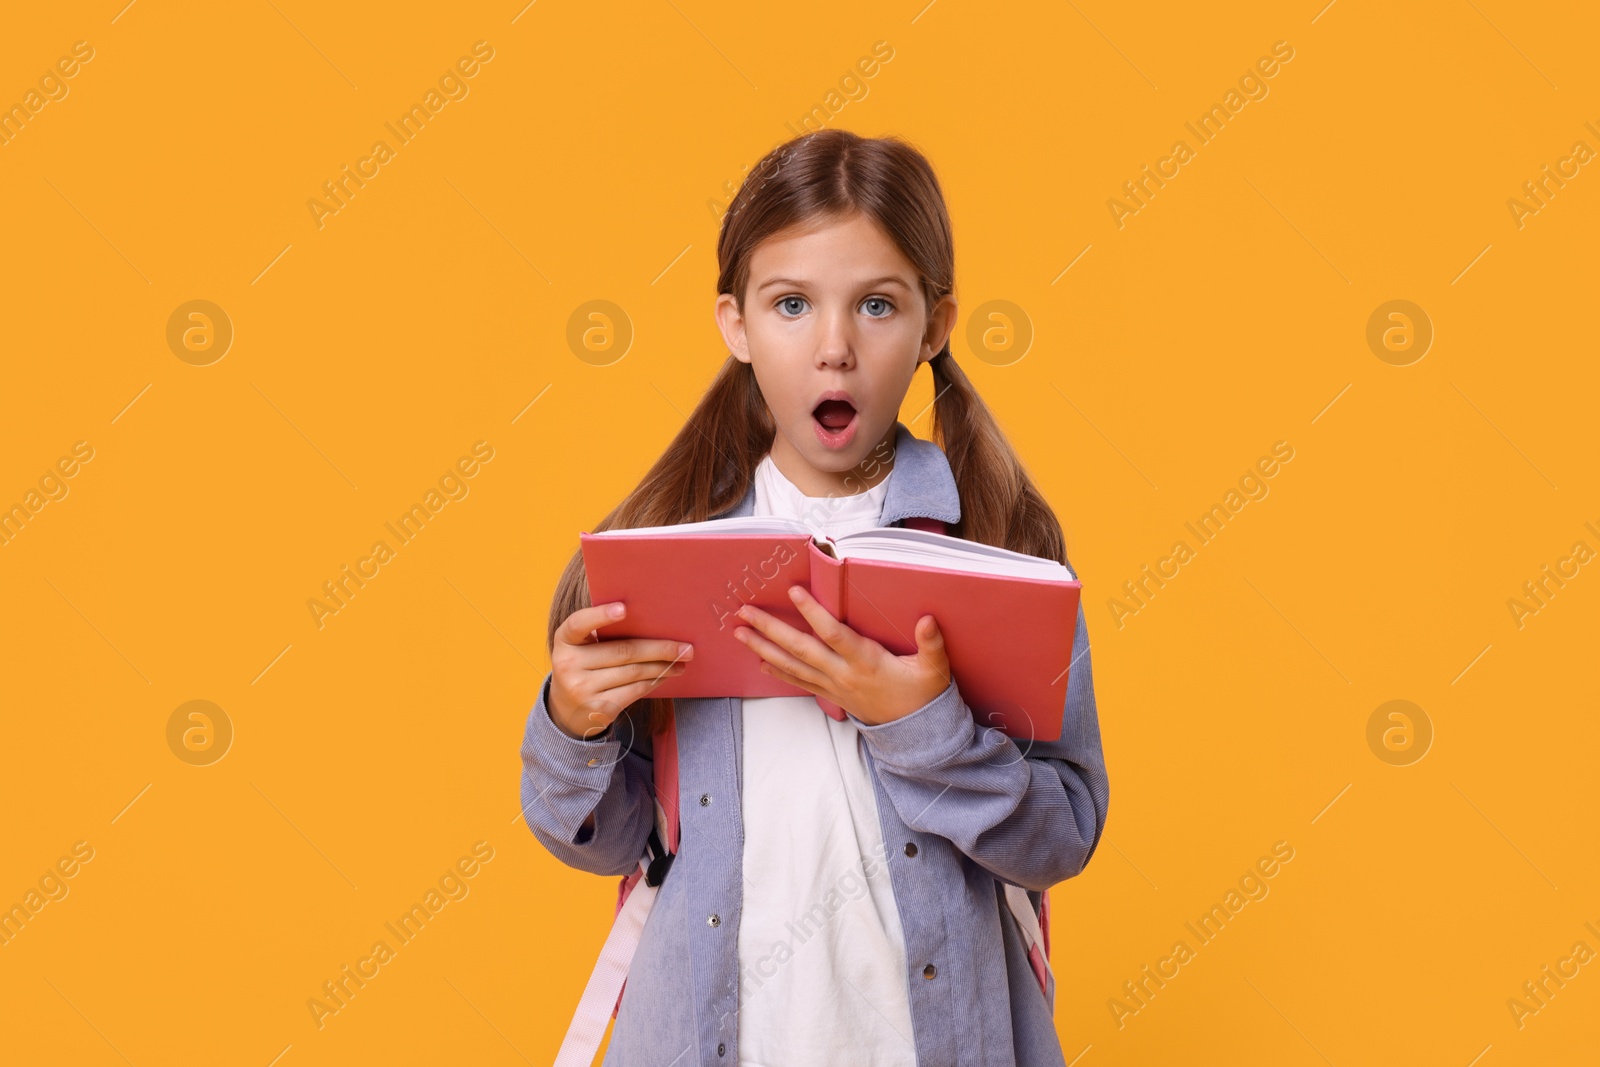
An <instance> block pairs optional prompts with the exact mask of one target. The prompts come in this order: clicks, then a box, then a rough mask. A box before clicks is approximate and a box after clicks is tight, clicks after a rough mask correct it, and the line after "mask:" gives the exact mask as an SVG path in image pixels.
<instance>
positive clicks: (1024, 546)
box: [928, 343, 1067, 563]
mask: <svg viewBox="0 0 1600 1067" xmlns="http://www.w3.org/2000/svg"><path fill="white" fill-rule="evenodd" d="M928 367H929V369H930V370H931V371H932V372H933V395H934V402H933V440H934V441H935V443H937V444H938V445H939V447H940V448H942V449H944V454H945V458H946V459H947V460H949V462H950V473H951V474H953V475H954V476H955V480H956V489H957V490H958V491H959V492H960V494H961V521H960V522H959V523H958V524H956V526H955V527H953V528H952V529H951V530H950V533H951V534H952V535H953V536H956V537H964V538H966V539H967V540H968V541H978V542H981V543H983V544H986V545H995V546H997V547H999V548H1007V549H1010V550H1011V551H1013V552H1026V553H1027V554H1028V555H1030V556H1039V557H1041V558H1043V559H1053V560H1055V561H1056V562H1057V563H1065V562H1066V559H1067V549H1066V540H1065V538H1064V537H1063V535H1062V532H1061V523H1060V522H1059V521H1058V520H1057V519H1056V517H1055V513H1054V512H1053V511H1051V509H1050V505H1049V504H1048V503H1046V502H1045V499H1044V495H1043V494H1042V493H1040V492H1039V489H1038V487H1037V486H1035V485H1034V483H1033V479H1032V478H1030V477H1029V476H1028V472H1027V471H1026V470H1025V469H1024V468H1023V466H1022V461H1021V459H1020V458H1018V456H1017V453H1016V450H1015V449H1013V448H1012V447H1011V442H1009V441H1008V440H1006V436H1005V434H1004V433H1003V432H1002V431H1001V429H1000V425H999V423H998V422H996V421H995V417H994V413H993V412H991V411H990V410H989V405H987V404H985V403H984V402H983V398H982V397H981V396H979V395H978V390H977V387H976V386H974V385H973V383H972V379H970V378H968V377H967V374H966V372H965V371H963V370H962V369H961V367H960V366H959V365H958V364H957V363H956V360H955V355H954V354H953V353H952V352H951V351H950V345H949V344H948V343H946V344H945V346H944V348H943V349H941V350H940V352H939V354H938V355H937V356H934V357H933V359H932V360H931V361H930V362H929V364H928Z"/></svg>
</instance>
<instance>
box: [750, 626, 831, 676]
mask: <svg viewBox="0 0 1600 1067" xmlns="http://www.w3.org/2000/svg"><path fill="white" fill-rule="evenodd" d="M780 625H781V624H780ZM733 636H734V637H735V638H737V639H738V640H740V641H743V642H744V643H745V645H746V647H748V648H749V649H750V650H751V651H753V652H754V653H755V654H756V655H758V656H760V657H761V658H762V659H763V660H765V661H766V662H767V664H768V665H769V666H773V667H777V668H780V669H782V670H783V671H785V672H787V673H788V674H789V675H790V676H791V677H796V678H803V679H806V686H805V687H806V688H811V687H812V686H820V685H822V684H824V683H826V681H827V675H826V674H825V673H824V672H823V671H822V670H820V669H819V668H817V667H815V666H813V665H812V664H810V663H807V662H806V661H805V660H803V659H801V658H800V657H799V656H796V655H795V654H794V653H792V652H790V651H789V650H788V649H786V648H784V647H783V646H782V645H779V644H777V643H776V642H774V641H771V640H769V639H768V638H766V637H764V636H763V635H762V634H760V633H759V632H757V631H755V630H752V629H751V628H750V627H748V626H741V627H739V628H738V629H737V630H735V631H734V632H733ZM808 640H811V641H812V642H813V643H815V644H817V646H818V647H819V648H821V647H823V646H822V645H821V643H820V642H817V641H816V640H815V638H809V639H808ZM824 650H825V649H824ZM829 654H830V655H831V654H832V653H829Z"/></svg>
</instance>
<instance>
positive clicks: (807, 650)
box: [735, 604, 844, 673]
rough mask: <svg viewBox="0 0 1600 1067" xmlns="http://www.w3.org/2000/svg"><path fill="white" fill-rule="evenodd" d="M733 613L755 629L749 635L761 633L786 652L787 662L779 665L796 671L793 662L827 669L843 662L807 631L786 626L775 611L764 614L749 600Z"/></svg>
mask: <svg viewBox="0 0 1600 1067" xmlns="http://www.w3.org/2000/svg"><path fill="white" fill-rule="evenodd" d="M736 614H737V615H738V616H739V618H740V619H742V620H743V621H744V622H746V623H748V624H749V625H750V626H751V627H753V628H755V629H756V630H757V631H759V632H758V633H756V634H753V635H751V636H753V637H761V636H765V637H766V638H767V640H768V641H769V642H770V643H771V644H773V645H775V646H777V647H778V648H780V649H781V650H782V651H784V652H787V653H788V654H789V656H790V657H791V663H789V664H781V665H783V666H786V667H787V668H788V669H789V670H790V671H791V672H793V673H799V672H797V671H795V663H803V664H805V665H806V666H808V667H810V668H812V669H814V670H819V671H826V672H829V673H834V672H837V671H838V670H839V669H840V668H841V667H843V666H844V661H843V660H842V659H841V658H840V657H839V654H838V653H837V652H835V651H834V650H833V649H831V648H829V647H828V646H827V645H825V644H823V643H822V642H821V641H820V640H818V639H817V638H816V637H813V636H812V635H811V634H808V633H802V632H801V631H799V630H797V629H795V628H794V627H793V626H790V625H789V624H788V623H786V622H784V621H783V620H782V619H780V618H778V617H777V616H776V615H771V614H768V613H767V612H765V611H762V610H761V609H760V608H758V607H756V606H755V605H753V604H746V605H744V606H743V607H742V608H740V609H739V610H738V612H736ZM735 636H737V631H735ZM752 647H755V646H752Z"/></svg>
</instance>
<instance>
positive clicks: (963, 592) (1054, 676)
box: [579, 533, 1080, 741]
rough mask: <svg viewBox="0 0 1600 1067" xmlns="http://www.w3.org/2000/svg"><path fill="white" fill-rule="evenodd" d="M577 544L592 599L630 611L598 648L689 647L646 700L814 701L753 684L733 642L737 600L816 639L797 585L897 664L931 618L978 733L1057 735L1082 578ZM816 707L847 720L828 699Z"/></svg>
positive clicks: (763, 682) (788, 545)
mask: <svg viewBox="0 0 1600 1067" xmlns="http://www.w3.org/2000/svg"><path fill="white" fill-rule="evenodd" d="M829 543H830V540H829V539H823V541H822V542H821V544H823V545H826V544H829ZM579 544H580V547H581V549H582V552H583V562H584V567H585V569H586V570H587V573H588V580H589V596H590V602H591V603H594V604H604V603H609V602H611V601H615V600H620V601H622V602H623V603H625V604H627V606H628V615H627V617H626V618H625V619H623V620H622V621H620V622H616V623H611V624H609V625H606V626H604V627H602V628H601V629H600V630H599V636H600V638H601V639H602V640H612V639H615V638H622V637H649V638H664V639H668V640H674V641H687V642H689V643H690V644H692V645H694V656H693V658H691V659H688V660H685V661H683V662H684V663H685V664H686V669H685V670H684V672H683V673H682V674H681V675H678V676H677V677H675V678H667V679H665V680H663V681H662V682H661V683H660V684H659V685H657V686H656V687H655V688H654V689H652V690H651V692H650V695H651V696H656V697H767V696H797V695H798V696H807V695H810V694H808V693H807V692H806V691H805V690H803V689H799V688H797V687H795V686H792V685H789V684H788V683H786V682H782V681H780V680H778V679H777V678H774V677H772V676H771V675H767V674H762V673H761V672H760V671H759V670H758V668H759V667H760V665H761V663H762V662H763V661H762V659H761V657H760V656H758V655H756V653H755V652H754V651H752V650H751V649H749V648H746V647H745V646H744V645H743V644H741V643H740V642H739V640H738V639H737V638H736V637H734V636H733V631H734V629H735V628H736V627H738V626H741V625H744V623H743V622H742V621H741V620H740V619H739V618H738V617H737V616H736V615H735V614H734V612H736V611H737V610H738V609H739V606H740V605H741V604H742V603H750V604H754V605H755V606H756V607H758V608H761V609H762V610H763V611H766V612H768V613H770V614H772V615H774V616H776V617H777V618H779V619H782V620H783V621H784V622H787V623H788V624H789V625H791V626H793V627H795V628H796V629H798V630H800V631H801V632H803V633H811V632H812V631H811V627H810V625H809V624H808V623H807V622H806V621H805V617H804V616H803V615H801V614H800V610H799V609H798V608H796V607H795V606H794V604H793V603H792V602H791V601H790V600H789V594H788V589H789V586H791V585H803V586H805V587H806V588H807V589H809V590H810V591H811V594H812V596H814V597H816V599H817V601H818V602H819V603H821V604H822V605H823V606H824V607H826V608H827V609H828V610H829V611H830V612H831V613H832V614H833V615H834V617H835V618H838V619H840V620H841V621H843V622H844V623H846V624H847V625H848V626H850V628H851V629H853V630H855V631H856V632H857V633H859V634H861V635H863V636H865V637H870V638H872V639H873V640H875V641H877V642H878V643H880V644H881V645H883V646H884V647H885V648H887V649H888V650H889V651H890V652H893V653H895V654H896V655H902V656H904V655H910V654H911V653H913V652H915V651H916V639H915V638H914V637H913V636H912V633H913V630H914V628H915V626H916V622H917V619H918V618H920V617H921V616H923V615H932V616H933V617H934V618H935V619H936V620H938V623H939V628H940V629H941V630H942V631H943V632H944V640H945V651H946V653H947V655H948V656H949V659H950V669H951V673H952V674H954V675H955V680H956V685H957V687H958V688H959V689H960V691H961V696H962V699H964V700H965V701H966V703H967V705H968V706H969V707H970V708H971V709H972V715H973V719H974V721H975V722H977V724H978V725H979V726H983V727H993V728H995V729H998V730H1000V731H1001V732H1002V733H1005V734H1007V735H1008V736H1010V737H1012V738H1015V739H1017V740H1019V741H1026V740H1037V741H1054V740H1056V739H1058V738H1059V737H1060V735H1061V719H1062V712H1063V708H1064V706H1065V703H1066V693H1067V679H1068V676H1069V669H1070V666H1071V659H1072V643H1073V638H1074V637H1075V635H1076V629H1077V621H1078V598H1079V593H1080V583H1079V582H1078V580H1077V579H1071V580H1067V581H1061V580H1041V579H1036V578H1019V577H1012V576H1002V575H992V574H979V573H974V572H970V571H957V570H946V569H944V568H941V567H931V566H926V565H922V564H913V563H898V562H889V561H886V560H872V559H861V558H854V559H851V558H846V559H843V560H840V559H836V558H834V557H833V555H832V554H831V551H830V550H829V549H828V548H824V547H820V546H819V542H817V541H815V540H813V539H812V538H811V537H809V536H807V535H805V534H749V533H727V534H719V533H695V534H660V535H650V534H640V535H629V536H624V537H606V536H604V535H596V534H590V533H582V534H580V535H579ZM952 562H955V561H952ZM819 702H820V701H819ZM824 709H825V710H827V711H828V713H829V714H831V715H833V716H834V717H835V718H840V717H842V712H840V711H839V709H838V708H837V707H835V706H833V705H832V704H831V703H828V704H824Z"/></svg>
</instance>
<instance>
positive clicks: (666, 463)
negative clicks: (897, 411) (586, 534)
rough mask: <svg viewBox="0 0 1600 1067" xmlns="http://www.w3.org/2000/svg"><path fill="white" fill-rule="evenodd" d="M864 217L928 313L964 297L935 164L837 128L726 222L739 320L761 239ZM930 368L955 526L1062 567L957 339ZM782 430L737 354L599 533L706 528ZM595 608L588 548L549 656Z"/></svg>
mask: <svg viewBox="0 0 1600 1067" xmlns="http://www.w3.org/2000/svg"><path fill="white" fill-rule="evenodd" d="M857 212H860V213H863V214H865V215H866V216H867V217H869V218H870V219H872V220H873V221H874V222H875V223H877V224H878V226H880V227H881V228H882V229H883V231H884V232H885V233H886V234H888V236H889V238H890V239H891V240H893V241H894V243H895V244H896V245H897V246H898V247H899V248H900V251H901V252H902V253H903V254H904V255H905V257H906V258H907V259H908V260H910V261H911V263H912V264H913V265H914V266H915V267H916V268H917V272H918V274H919V276H920V278H921V284H922V291H923V295H924V296H925V297H926V306H927V307H928V308H930V309H931V308H932V307H933V306H934V304H935V303H937V302H938V301H939V300H940V299H941V298H942V297H944V296H945V295H947V294H950V293H953V292H954V291H955V243H954V240H953V238H952V235H951V230H950V216H949V213H948V212H947V211H946V209H945V203H944V194H943V192H942V191H941V190H940V188H939V181H938V179H937V178H936V177H935V176H934V172H933V167H932V166H931V165H929V163H928V161H927V160H926V159H925V158H924V157H923V156H922V154H921V153H920V152H918V151H917V150H916V149H915V148H913V147H912V146H911V145H909V144H907V143H905V142H904V141H901V140H899V139H897V138H893V137H876V138H866V137H860V136H857V135H856V134H854V133H851V132H850V131H848V130H843V129H827V130H820V131H817V132H814V133H808V134H804V135H802V136H800V137H797V138H795V139H794V140H792V141H789V142H787V143H785V144H782V145H779V146H778V147H776V148H774V149H773V150H772V151H771V152H769V153H768V154H767V155H766V156H765V157H764V158H763V159H762V160H761V162H760V163H758V164H757V165H756V168H755V169H754V170H753V171H751V173H750V175H749V176H748V177H746V178H745V181H744V184H743V185H742V186H741V187H740V189H739V192H738V195H736V196H735V197H734V199H733V203H732V204H730V205H729V207H728V212H727V214H726V215H724V216H723V218H722V232H721V236H720V237H719V238H718V240H717V263H718V267H719V273H718V276H717V292H718V293H719V294H721V293H730V294H732V295H733V297H734V300H735V301H736V302H737V304H738V307H739V312H740V314H743V313H744V294H745V288H746V286H747V284H748V282H749V277H750V257H751V254H752V253H753V252H754V251H755V249H756V247H757V246H758V245H759V244H760V243H761V242H762V241H764V240H766V239H768V238H769V237H772V236H774V235H776V234H779V233H782V232H784V231H786V230H789V229H791V228H794V227H798V226H804V225H808V224H812V223H815V222H818V221H826V220H830V219H842V218H845V217H848V216H850V215H853V214H855V213H857ZM929 367H930V368H931V371H932V374H933V387H934V403H933V431H932V440H933V441H934V442H935V443H936V444H938V445H939V446H940V447H941V448H942V449H944V453H945V457H946V459H947V460H948V461H949V463H950V470H951V473H952V474H953V475H954V476H955V482H956V488H957V490H958V491H959V493H960V497H961V521H960V522H959V523H956V524H955V525H953V526H951V527H950V528H949V531H948V532H949V533H950V534H951V535H953V536H956V537H963V538H966V539H967V540H969V541H980V542H982V543H984V544H989V545H996V546H999V547H1001V548H1008V549H1011V550H1012V551H1015V552H1026V553H1028V554H1029V555H1033V556H1041V557H1043V558H1046V559H1053V560H1055V561H1056V562H1058V563H1065V562H1066V545H1065V542H1064V540H1063V537H1062V533H1061V524H1060V523H1059V522H1057V521H1056V517H1055V514H1054V512H1052V511H1051V510H1050V506H1049V505H1048V504H1047V503H1045V500H1044V497H1043V495H1042V494H1040V492H1039V490H1038V489H1037V488H1036V487H1035V486H1034V484H1033V481H1032V479H1031V478H1029V477H1028V474H1027V472H1026V471H1025V470H1024V469H1023V467H1022V461H1021V460H1020V459H1018V457H1017V454H1016V452H1015V451H1014V450H1013V449H1012V447H1011V444H1010V442H1008V441H1007V440H1006V437H1005V434H1003V433H1002V432H1001V430H1000V427H999V424H998V423H997V422H996V421H995V418H994V415H993V414H991V413H990V411H989V408H988V406H987V405H985V404H984V402H983V399H982V398H981V397H979V396H978V391H977V389H976V388H974V387H973V384H972V381H971V380H970V379H969V378H968V377H967V376H966V373H965V372H963V371H962V370H961V368H960V367H958V366H957V365H956V361H955V357H954V356H953V355H952V354H951V352H950V346H949V344H948V343H946V344H945V346H944V348H942V349H941V350H940V352H939V354H938V355H937V356H936V357H935V358H934V359H933V361H932V362H931V363H930V364H929ZM776 432H777V428H776V425H775V424H774V423H773V421H772V414H771V412H770V411H769V410H768V409H767V404H766V401H765V400H763V399H762V396H761V390H760V388H759V387H758V385H757V384H756V379H755V374H754V372H753V371H752V369H751V365H750V364H749V363H745V362H742V361H740V360H738V359H735V358H734V357H733V355H732V354H729V356H728V358H727V361H726V362H725V363H724V364H723V365H722V369H721V370H720V371H719V372H718V373H717V377H716V379H715V380H714V381H712V383H711V385H710V386H709V387H708V388H707V389H706V393H705V396H703V397H702V398H701V400H700V403H699V404H698V405H697V406H696V407H695V409H694V411H693V412H691V413H690V415H689V418H688V421H687V422H686V423H685V424H684V426H683V428H682V429H681V430H679V431H678V434H677V436H676V437H674V438H673V439H672V442H671V443H670V444H668V445H667V448H666V451H665V452H663V453H662V454H661V458H659V459H658V460H656V462H655V465H654V466H652V467H651V468H650V470H649V471H647V472H646V473H645V476H644V477H643V478H642V479H641V480H640V482H639V484H638V485H637V486H636V487H635V488H634V490H633V491H632V492H631V493H629V494H628V495H627V497H626V498H624V499H623V501H622V503H620V504H618V505H617V506H616V507H614V508H612V509H611V511H610V513H609V514H607V515H606V516H605V518H603V519H601V520H600V521H599V522H598V523H596V524H595V526H594V530H593V532H596V533H598V532H600V531H601V530H613V529H634V528H636V527H641V526H665V525H669V524H672V523H680V522H701V521H704V520H706V519H709V518H711V517H712V516H714V515H717V514H720V513H721V512H724V511H727V510H729V509H731V508H732V507H733V506H734V505H736V504H738V503H739V501H740V500H742V499H743V498H744V495H745V493H746V492H747V491H748V489H749V487H750V482H751V479H752V477H753V476H754V473H755V469H756V466H757V464H758V463H759V462H760V461H761V458H762V457H763V456H764V455H766V453H767V451H768V450H769V449H770V448H771V445H772V441H773V435H774V434H775V433H776ZM589 604H590V600H589V583H588V577H587V575H586V574H585V572H584V567H583V553H582V551H581V550H580V551H577V552H574V553H573V556H572V558H571V559H570V560H569V561H568V562H567V567H566V570H565V571H563V572H562V574H561V580H560V581H559V582H558V583H557V585H556V591H555V596H554V597H553V598H552V600H551V603H550V619H549V628H548V630H547V633H546V637H545V644H546V648H547V649H553V648H554V647H555V633H556V630H557V629H558V628H559V627H560V626H561V623H562V622H564V621H565V620H566V618H567V616H569V615H571V614H572V613H573V612H574V611H577V610H579V609H580V608H585V607H588V606H589ZM671 709H672V700H671V699H670V698H653V697H646V698H644V699H642V700H638V701H635V702H634V703H633V704H632V705H630V706H629V707H628V708H627V709H626V713H627V714H628V715H630V716H632V715H636V714H639V713H641V712H642V713H643V716H644V719H643V722H642V724H641V726H642V732H643V733H645V734H653V733H655V732H657V731H658V730H659V729H660V728H661V727H662V726H664V725H665V722H666V717H667V716H668V715H670V714H671Z"/></svg>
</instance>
